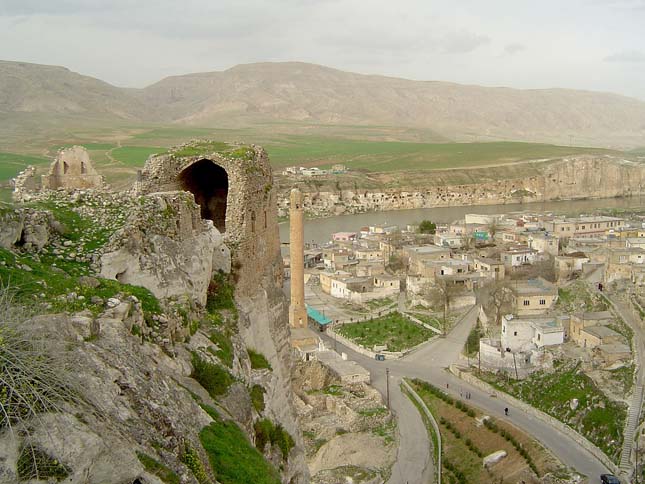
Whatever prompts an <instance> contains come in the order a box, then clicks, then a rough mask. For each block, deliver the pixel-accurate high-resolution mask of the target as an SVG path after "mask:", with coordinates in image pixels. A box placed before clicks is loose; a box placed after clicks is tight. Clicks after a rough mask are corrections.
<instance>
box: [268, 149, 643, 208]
mask: <svg viewBox="0 0 645 484" xmlns="http://www.w3.org/2000/svg"><path fill="white" fill-rule="evenodd" d="M498 169H502V168H498ZM540 171H541V174H540V175H534V176H528V177H525V178H513V179H502V180H498V181H494V182H482V183H472V184H462V185H443V186H429V187H427V188H425V187H422V185H423V183H422V182H418V183H417V186H415V187H410V188H396V189H386V188H384V189H363V190H341V191H321V192H317V191H310V192H305V193H303V196H304V207H305V211H306V212H307V214H308V215H310V216H314V217H321V216H330V215H340V214H351V213H363V212H372V211H386V210H402V209H413V208H432V207H448V206H457V205H497V204H507V203H520V202H521V203H528V202H539V201H551V200H559V199H576V198H578V199H579V198H611V197H622V196H632V195H638V194H640V193H643V191H645V166H644V165H642V164H640V163H635V162H630V161H626V160H621V159H617V158H612V157H606V156H603V157H576V158H570V159H564V160H561V161H558V162H555V163H550V164H545V165H544V166H543V167H541V168H540ZM426 176H429V177H431V176H432V173H427V174H426ZM278 205H279V215H281V216H287V215H288V213H289V211H288V207H289V192H288V190H283V191H282V192H281V193H280V197H279V201H278Z"/></svg>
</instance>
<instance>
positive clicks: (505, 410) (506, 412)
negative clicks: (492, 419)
mask: <svg viewBox="0 0 645 484" xmlns="http://www.w3.org/2000/svg"><path fill="white" fill-rule="evenodd" d="M504 415H506V416H507V417H508V407H506V408H504Z"/></svg>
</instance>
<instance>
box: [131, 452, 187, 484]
mask: <svg viewBox="0 0 645 484" xmlns="http://www.w3.org/2000/svg"><path fill="white" fill-rule="evenodd" d="M137 457H138V458H139V461H140V462H141V464H143V467H144V468H145V470H146V471H147V472H149V473H150V474H154V475H155V476H157V477H158V478H159V479H161V480H162V481H163V482H165V483H167V484H180V482H181V481H180V479H179V476H178V475H177V473H176V472H175V471H173V470H172V469H170V468H169V467H167V466H165V465H164V464H162V463H161V462H159V461H158V460H156V459H153V458H152V457H150V456H148V455H146V454H144V453H142V452H137Z"/></svg>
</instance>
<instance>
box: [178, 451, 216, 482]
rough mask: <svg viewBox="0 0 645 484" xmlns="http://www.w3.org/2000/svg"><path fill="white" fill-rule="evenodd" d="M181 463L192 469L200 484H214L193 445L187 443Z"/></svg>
mask: <svg viewBox="0 0 645 484" xmlns="http://www.w3.org/2000/svg"><path fill="white" fill-rule="evenodd" d="M181 461H182V462H183V463H184V464H185V465H186V467H188V468H189V469H190V471H191V472H192V473H193V475H194V476H195V479H197V482H199V484H212V481H211V479H210V477H208V474H207V472H206V469H205V468H204V463H203V462H202V460H201V459H200V458H199V454H198V453H197V451H196V450H195V449H194V448H193V446H192V445H190V444H189V443H186V444H185V446H184V452H183V453H182V455H181Z"/></svg>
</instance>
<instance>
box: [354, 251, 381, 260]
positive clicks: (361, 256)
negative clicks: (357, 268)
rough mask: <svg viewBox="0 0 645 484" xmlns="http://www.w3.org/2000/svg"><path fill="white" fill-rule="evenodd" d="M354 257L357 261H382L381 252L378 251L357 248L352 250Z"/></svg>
mask: <svg viewBox="0 0 645 484" xmlns="http://www.w3.org/2000/svg"><path fill="white" fill-rule="evenodd" d="M354 257H355V258H356V259H357V260H359V261H368V262H374V261H382V260H383V251H382V250H380V249H370V248H359V249H355V250H354Z"/></svg>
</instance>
